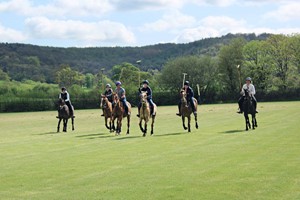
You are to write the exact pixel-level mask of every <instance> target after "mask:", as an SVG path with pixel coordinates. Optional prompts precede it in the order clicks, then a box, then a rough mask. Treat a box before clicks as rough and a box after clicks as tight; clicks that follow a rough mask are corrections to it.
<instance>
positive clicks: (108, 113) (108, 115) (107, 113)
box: [101, 95, 113, 132]
mask: <svg viewBox="0 0 300 200" xmlns="http://www.w3.org/2000/svg"><path fill="white" fill-rule="evenodd" d="M101 97H102V99H101V105H102V109H103V115H104V118H105V127H106V128H107V129H109V130H110V132H112V131H113V130H112V113H113V108H112V103H111V102H110V101H108V99H107V97H106V96H105V95H102V96H101ZM108 119H110V120H109V126H108V125H107V121H108Z"/></svg>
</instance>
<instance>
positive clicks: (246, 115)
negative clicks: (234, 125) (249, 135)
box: [244, 111, 249, 131]
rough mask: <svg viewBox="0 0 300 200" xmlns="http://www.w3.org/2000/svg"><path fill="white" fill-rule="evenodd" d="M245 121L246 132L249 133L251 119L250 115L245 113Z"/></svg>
mask: <svg viewBox="0 0 300 200" xmlns="http://www.w3.org/2000/svg"><path fill="white" fill-rule="evenodd" d="M244 116H245V121H246V131H248V124H249V117H248V114H247V113H246V112H245V111H244Z"/></svg>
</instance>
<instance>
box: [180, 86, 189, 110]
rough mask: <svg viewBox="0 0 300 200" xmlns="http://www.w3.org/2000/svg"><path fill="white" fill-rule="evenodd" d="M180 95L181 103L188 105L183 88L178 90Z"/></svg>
mask: <svg viewBox="0 0 300 200" xmlns="http://www.w3.org/2000/svg"><path fill="white" fill-rule="evenodd" d="M180 96H181V103H182V105H183V106H186V107H187V106H188V102H187V100H186V92H185V91H184V90H181V91H180Z"/></svg>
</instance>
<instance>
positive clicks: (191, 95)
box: [176, 81, 197, 116]
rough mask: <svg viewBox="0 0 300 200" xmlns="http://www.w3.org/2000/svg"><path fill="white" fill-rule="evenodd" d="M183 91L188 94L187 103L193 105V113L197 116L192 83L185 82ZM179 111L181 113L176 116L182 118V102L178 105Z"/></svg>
mask: <svg viewBox="0 0 300 200" xmlns="http://www.w3.org/2000/svg"><path fill="white" fill-rule="evenodd" d="M182 90H183V91H184V92H185V93H186V98H187V101H188V102H189V104H190V105H191V108H192V111H193V113H194V115H196V114H197V112H196V108H195V104H194V91H193V89H192V88H191V87H190V82H189V81H185V82H184V86H183V88H182ZM178 110H179V113H176V115H178V116H181V114H182V113H181V101H179V103H178Z"/></svg>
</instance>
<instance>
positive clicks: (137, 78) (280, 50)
mask: <svg viewBox="0 0 300 200" xmlns="http://www.w3.org/2000/svg"><path fill="white" fill-rule="evenodd" d="M215 48H216V47H215ZM299 52H300V36H299V35H289V36H286V35H269V36H268V37H266V38H265V39H255V40H248V39H247V38H245V37H232V38H231V39H230V40H229V41H228V42H227V43H226V44H222V45H220V46H219V47H218V51H216V52H215V54H213V53H199V52H198V53H192V54H187V55H185V54H184V55H179V56H176V57H173V58H170V59H168V60H166V61H165V63H164V64H163V65H162V67H161V68H160V69H153V68H147V69H146V70H143V68H142V67H141V66H144V65H145V64H144V63H145V62H146V61H144V60H140V61H139V62H136V59H135V61H134V62H132V63H130V62H121V63H118V64H115V65H114V66H112V67H111V68H110V69H109V70H107V69H106V68H105V67H103V68H100V69H99V70H96V73H91V72H88V73H84V72H83V71H80V70H78V69H76V67H74V66H73V65H71V64H61V65H59V66H58V67H57V68H56V71H55V72H50V71H49V73H52V75H53V79H54V81H53V83H54V84H47V83H43V81H36V80H35V79H34V78H32V80H34V81H32V80H31V82H30V81H27V80H23V81H22V82H23V83H26V82H27V86H24V88H22V87H23V86H22V84H20V83H19V82H18V84H19V85H18V84H17V81H15V80H14V78H12V77H11V74H10V73H8V70H7V69H5V68H3V67H2V69H0V80H2V81H0V87H1V92H0V97H1V101H0V103H1V111H2V112H3V111H9V110H11V109H7V107H6V106H3V105H4V104H7V102H8V101H7V99H10V101H9V102H10V104H14V103H13V102H14V101H13V99H19V101H20V99H22V103H20V104H23V105H24V101H26V98H23V97H26V96H31V97H34V98H30V99H31V100H32V99H51V100H50V101H47V102H48V103H47V105H48V104H49V102H50V103H52V108H54V102H55V101H56V98H57V95H58V93H59V87H61V86H66V87H67V88H68V90H69V91H70V93H71V96H72V99H74V100H73V101H74V104H75V106H76V107H77V108H95V107H97V106H98V105H99V98H100V94H101V93H102V92H103V91H104V87H105V84H107V83H110V84H112V85H113V87H114V82H115V81H117V80H120V81H121V82H122V83H123V85H124V87H125V89H126V92H127V98H128V100H129V101H131V103H132V104H133V105H136V104H137V102H138V94H137V92H138V88H139V87H140V83H141V81H142V80H144V79H147V80H149V82H150V83H151V87H152V89H153V92H154V101H156V103H157V104H158V105H170V104H176V103H177V101H178V91H179V89H180V88H181V87H182V82H183V74H186V75H185V79H186V80H189V81H190V83H191V86H192V87H193V88H194V90H195V93H196V98H198V100H200V101H201V103H216V102H234V101H236V99H237V98H238V96H239V91H240V87H241V84H242V83H244V79H245V78H246V77H248V76H250V77H251V78H252V79H253V83H254V85H255V86H256V89H257V98H258V100H259V101H270V100H299V99H300V95H299V94H300V93H299V92H300V86H299V85H300V76H299V75H300V74H299V73H300V53H299ZM49 56H51V55H49ZM25 63H27V64H26V65H28V66H30V63H31V64H32V63H33V64H34V65H36V66H39V65H41V64H40V61H39V59H37V58H36V57H34V56H33V57H29V58H27V60H26V62H25ZM36 69H38V68H37V67H33V68H32V71H31V72H30V73H31V77H35V75H36V76H39V73H37V72H35V70H36ZM37 71H38V70H37ZM28 73H29V72H28ZM35 73H36V74H35ZM16 80H18V79H16ZM28 82H30V83H31V84H29V85H31V87H28ZM9 85H10V86H11V87H10V88H9ZM14 85H18V86H17V87H16V88H14ZM25 85H26V84H25ZM33 85H34V86H33ZM24 91H27V92H24ZM25 93H26V94H25ZM30 94H31V95H30ZM41 94H42V95H41ZM5 102H6V103H5ZM42 102H43V101H42ZM29 104H30V103H29ZM40 104H42V103H41V102H40ZM21 107H22V106H21ZM30 107H34V106H30ZM44 107H45V109H49V107H51V106H44ZM20 109H22V108H20ZM29 110H31V109H29ZM18 111H21V110H18Z"/></svg>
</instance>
